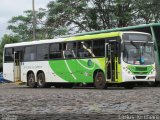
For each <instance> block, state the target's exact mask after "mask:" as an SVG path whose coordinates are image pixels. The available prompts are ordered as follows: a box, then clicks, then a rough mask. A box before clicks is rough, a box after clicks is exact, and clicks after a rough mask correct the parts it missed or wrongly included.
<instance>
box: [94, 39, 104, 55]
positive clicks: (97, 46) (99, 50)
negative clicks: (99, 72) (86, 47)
mask: <svg viewBox="0 0 160 120" xmlns="http://www.w3.org/2000/svg"><path fill="white" fill-rule="evenodd" d="M93 53H94V55H95V56H96V57H104V53H105V39H100V40H94V41H93Z"/></svg>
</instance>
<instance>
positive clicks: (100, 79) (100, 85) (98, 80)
mask: <svg viewBox="0 0 160 120" xmlns="http://www.w3.org/2000/svg"><path fill="white" fill-rule="evenodd" d="M94 86H95V87H96V88H97V89H104V88H106V87H107V86H106V80H105V76H104V73H103V72H97V73H96V75H95V77H94Z"/></svg>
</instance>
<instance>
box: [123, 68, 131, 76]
mask: <svg viewBox="0 0 160 120" xmlns="http://www.w3.org/2000/svg"><path fill="white" fill-rule="evenodd" d="M123 69H124V70H125V71H126V72H127V73H128V74H132V73H131V71H130V70H129V69H128V68H127V67H123Z"/></svg>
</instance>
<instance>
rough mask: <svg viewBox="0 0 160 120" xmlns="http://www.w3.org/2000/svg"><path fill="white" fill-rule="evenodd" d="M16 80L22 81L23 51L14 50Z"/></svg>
mask: <svg viewBox="0 0 160 120" xmlns="http://www.w3.org/2000/svg"><path fill="white" fill-rule="evenodd" d="M14 81H15V82H18V81H21V52H14Z"/></svg>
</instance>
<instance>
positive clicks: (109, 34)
mask: <svg viewBox="0 0 160 120" xmlns="http://www.w3.org/2000/svg"><path fill="white" fill-rule="evenodd" d="M121 33H122V32H110V33H101V34H94V35H87V34H86V35H83V36H73V37H67V38H56V39H47V40H36V41H30V42H20V43H12V44H6V45H5V47H18V46H27V45H36V44H44V43H56V42H57V43H58V42H65V41H74V40H89V39H98V38H99V39H101V38H107V37H116V36H120V34H121Z"/></svg>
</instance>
